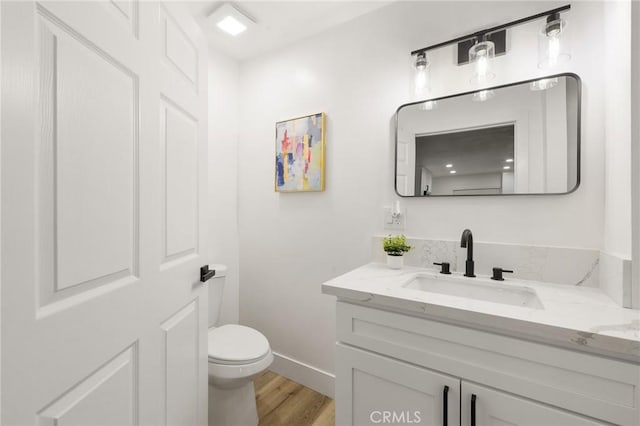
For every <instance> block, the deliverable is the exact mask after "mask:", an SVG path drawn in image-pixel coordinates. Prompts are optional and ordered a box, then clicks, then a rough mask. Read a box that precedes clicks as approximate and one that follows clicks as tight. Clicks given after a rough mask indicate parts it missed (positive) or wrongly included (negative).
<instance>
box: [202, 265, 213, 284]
mask: <svg viewBox="0 0 640 426" xmlns="http://www.w3.org/2000/svg"><path fill="white" fill-rule="evenodd" d="M215 275H216V270H215V269H211V270H210V269H209V265H204V266H203V267H202V268H200V281H201V282H206V281H208V280H210V279H211V278H213V277H214V276H215Z"/></svg>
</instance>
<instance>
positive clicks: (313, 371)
mask: <svg viewBox="0 0 640 426" xmlns="http://www.w3.org/2000/svg"><path fill="white" fill-rule="evenodd" d="M269 370H271V371H273V372H274V373H277V374H280V375H281V376H285V377H286V378H288V379H291V380H293V381H294V382H298V383H300V384H301V385H304V386H306V387H308V388H311V389H313V390H314V391H316V392H320V393H321V394H323V395H326V396H328V397H330V398H333V397H334V394H335V389H334V387H335V380H336V376H335V374H331V373H327V372H326V371H324V370H320V369H319V368H316V367H313V366H311V365H308V364H305V363H304V362H300V361H298V360H296V359H293V358H289V357H288V356H286V355H282V354H279V353H277V352H274V353H273V364H271V367H269Z"/></svg>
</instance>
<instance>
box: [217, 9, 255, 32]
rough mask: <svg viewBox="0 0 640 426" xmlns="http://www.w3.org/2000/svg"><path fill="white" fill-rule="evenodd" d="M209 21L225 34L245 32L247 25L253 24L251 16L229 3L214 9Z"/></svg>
mask: <svg viewBox="0 0 640 426" xmlns="http://www.w3.org/2000/svg"><path fill="white" fill-rule="evenodd" d="M208 19H209V21H211V22H213V23H214V24H215V25H216V27H217V28H218V29H219V30H220V31H223V32H224V33H226V34H229V35H231V36H234V37H236V36H238V35H240V34H242V33H243V32H245V31H246V30H247V29H248V28H249V27H251V26H254V25H255V21H254V20H253V18H251V17H249V16H248V15H247V14H246V13H244V12H241V11H240V10H239V9H237V8H236V7H235V6H233V5H231V4H230V3H224V4H223V5H222V6H220V7H218V8H217V9H215V10H214V11H213V12H212V13H211V14H210V15H209V16H208Z"/></svg>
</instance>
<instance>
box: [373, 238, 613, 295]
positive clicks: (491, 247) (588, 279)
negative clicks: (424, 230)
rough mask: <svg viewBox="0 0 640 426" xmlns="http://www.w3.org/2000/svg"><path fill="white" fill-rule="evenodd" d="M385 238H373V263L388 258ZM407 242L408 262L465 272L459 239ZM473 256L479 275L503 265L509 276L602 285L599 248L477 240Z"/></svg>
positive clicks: (415, 264) (411, 264)
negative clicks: (447, 263)
mask: <svg viewBox="0 0 640 426" xmlns="http://www.w3.org/2000/svg"><path fill="white" fill-rule="evenodd" d="M382 238H383V237H382V236H375V237H373V240H372V244H371V252H372V253H371V255H372V256H371V257H372V260H373V261H374V262H385V261H386V254H385V252H384V251H383V250H382ZM407 242H408V244H409V245H410V246H412V247H413V249H412V250H411V251H410V252H409V253H407V254H405V256H404V257H405V259H404V262H405V264H406V265H409V266H419V267H425V268H437V266H433V263H434V262H438V263H439V262H449V263H450V264H451V270H452V271H464V263H465V260H466V253H467V250H466V249H464V248H461V247H460V241H444V240H426V239H417V238H407ZM473 257H474V261H475V272H476V274H479V275H491V270H492V268H494V267H500V268H504V269H511V270H513V271H514V273H513V274H505V277H506V278H508V277H509V276H513V277H514V278H519V279H523V280H535V281H544V282H551V283H556V284H566V285H575V286H584V287H599V278H600V272H599V268H600V265H599V259H600V252H599V251H598V250H593V249H579V248H566V247H542V246H526V245H518V244H500V243H485V242H474V245H473Z"/></svg>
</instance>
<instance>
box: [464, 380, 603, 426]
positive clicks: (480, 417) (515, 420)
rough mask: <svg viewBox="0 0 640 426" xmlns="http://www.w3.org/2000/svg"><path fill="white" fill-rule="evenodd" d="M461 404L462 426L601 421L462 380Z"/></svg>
mask: <svg viewBox="0 0 640 426" xmlns="http://www.w3.org/2000/svg"><path fill="white" fill-rule="evenodd" d="M474 400H475V401H474ZM461 407H462V423H461V424H462V426H506V425H509V426H516V425H517V426H541V425H544V426H594V425H604V423H600V422H598V421H595V420H591V419H588V418H586V417H582V416H580V415H577V414H572V413H569V412H567V411H564V410H561V409H558V408H553V407H550V406H548V405H544V404H541V403H537V402H534V401H530V400H527V399H523V398H519V397H516V396H513V395H509V394H506V393H503V392H499V391H495V390H492V389H489V388H486V387H484V386H480V385H475V384H471V383H468V382H465V381H463V382H462V405H461ZM474 412H475V415H474ZM474 417H475V420H474Z"/></svg>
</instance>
